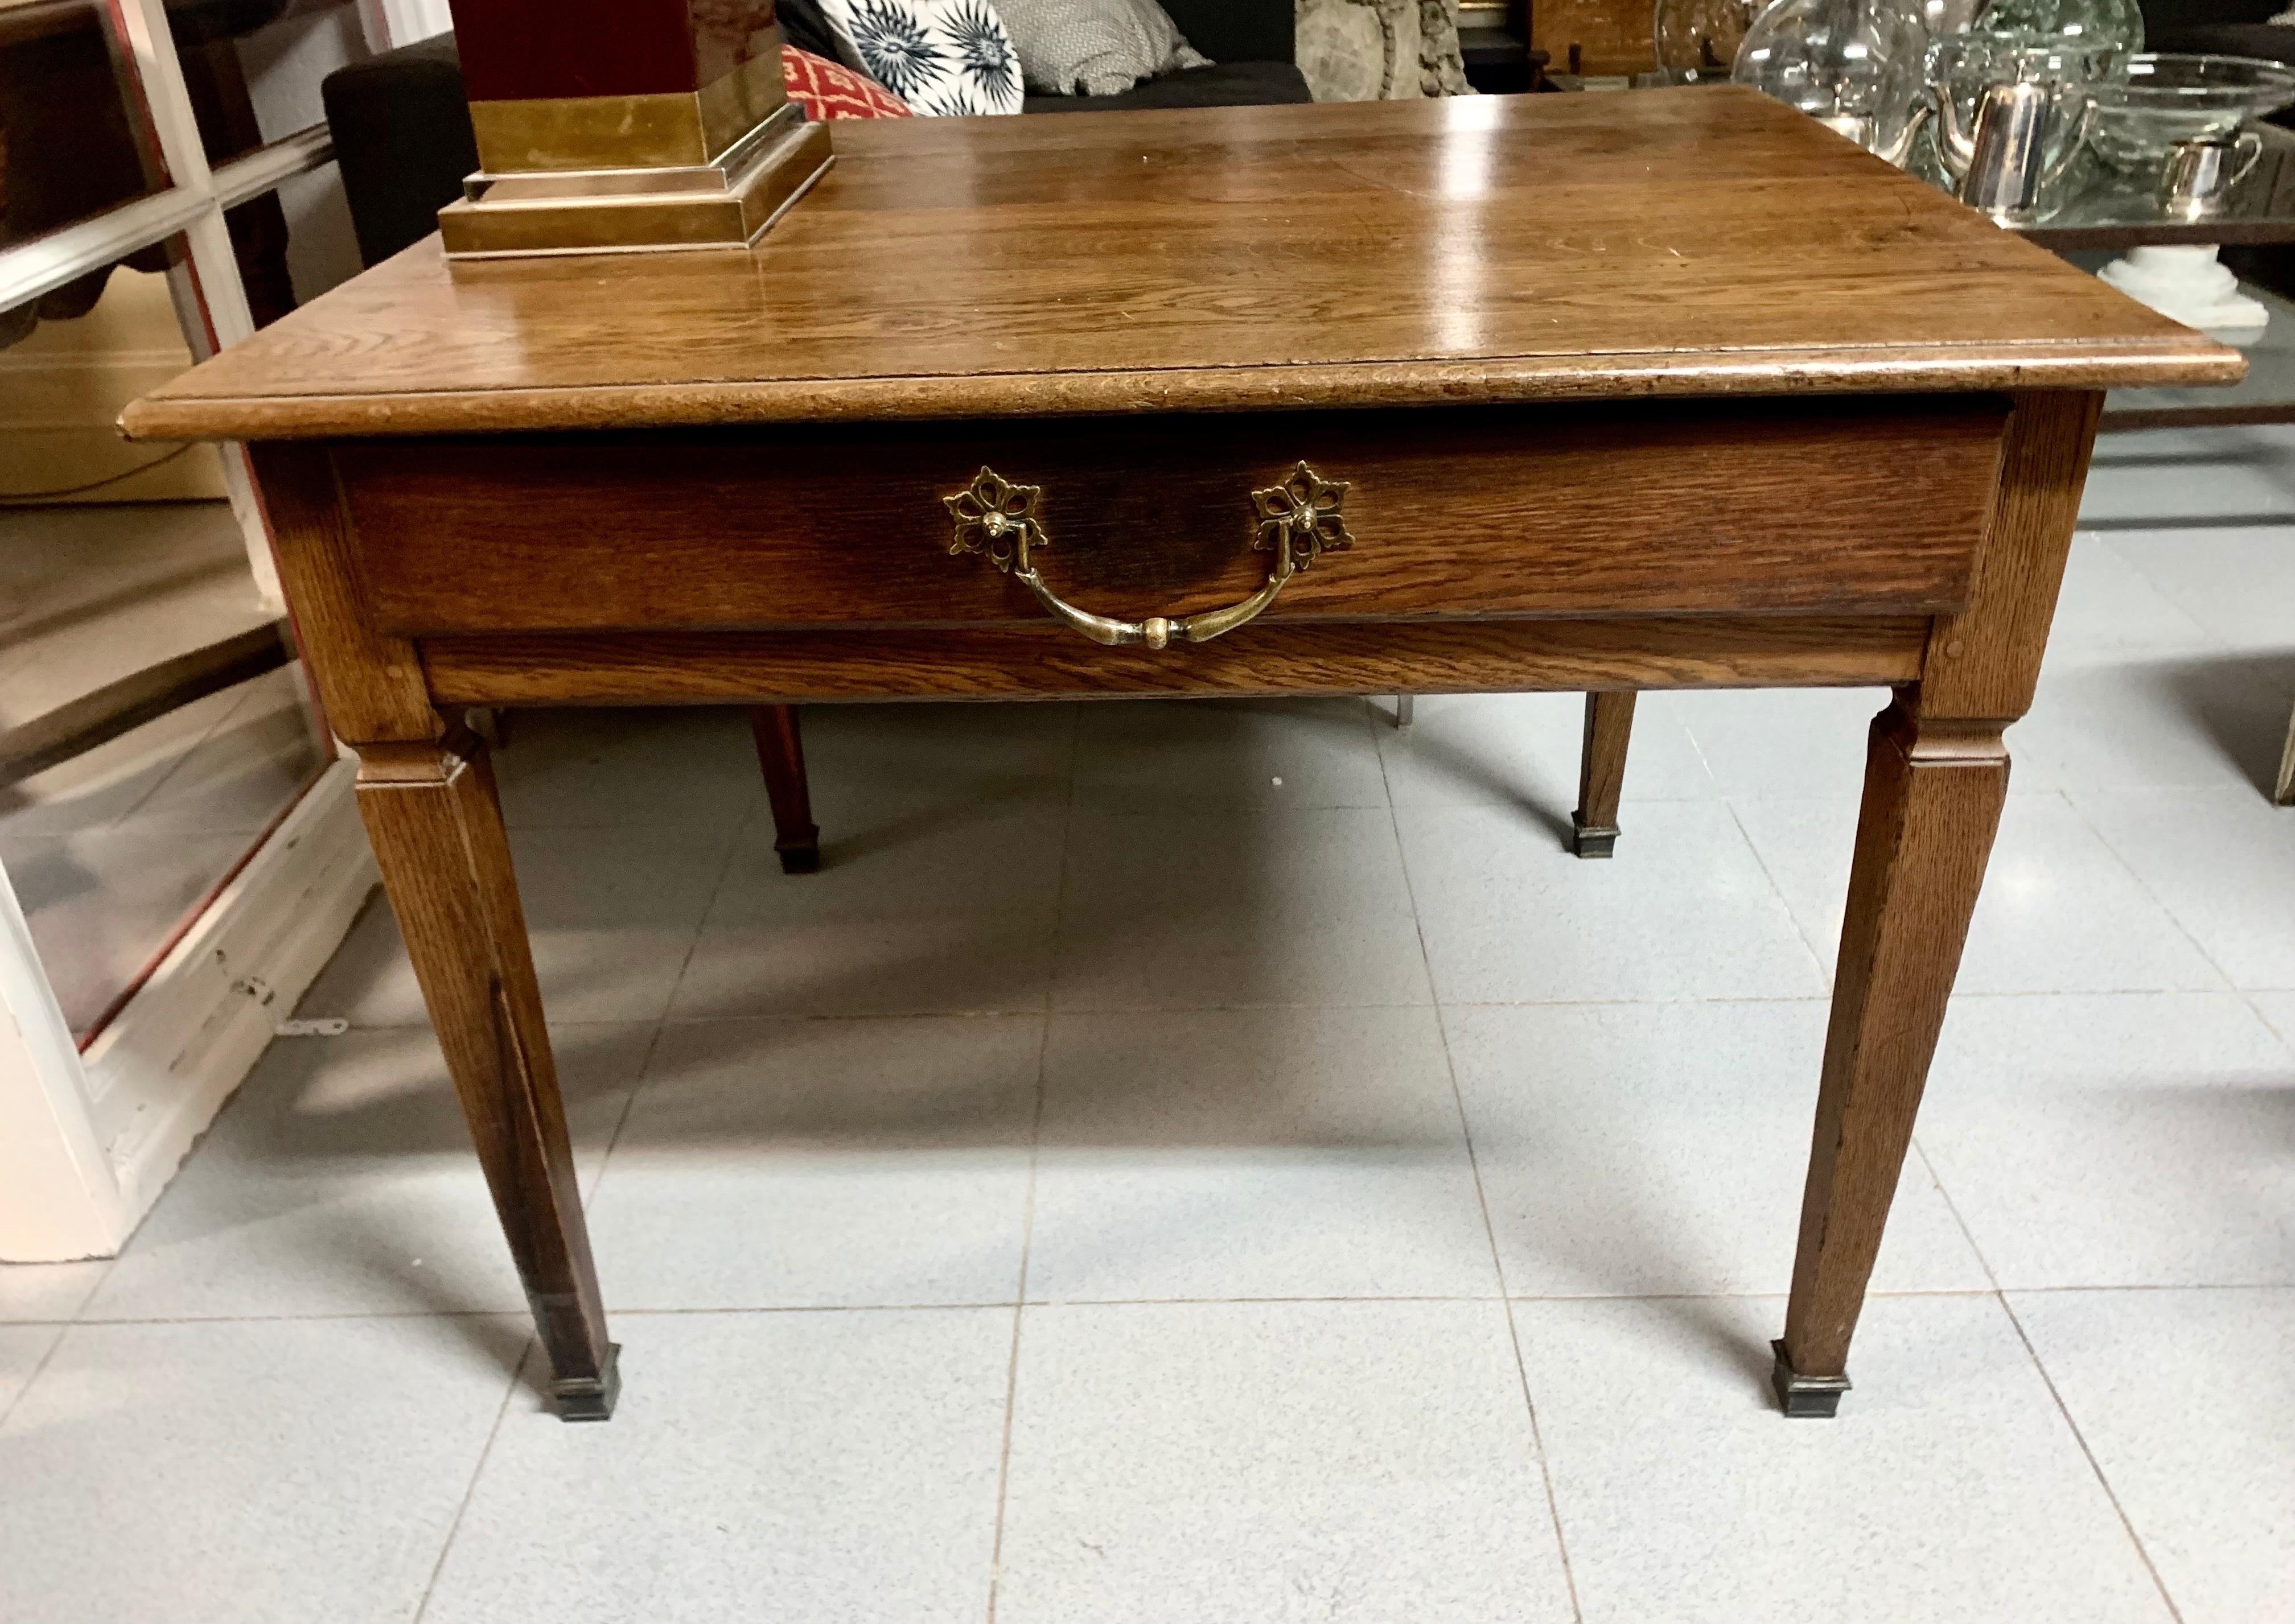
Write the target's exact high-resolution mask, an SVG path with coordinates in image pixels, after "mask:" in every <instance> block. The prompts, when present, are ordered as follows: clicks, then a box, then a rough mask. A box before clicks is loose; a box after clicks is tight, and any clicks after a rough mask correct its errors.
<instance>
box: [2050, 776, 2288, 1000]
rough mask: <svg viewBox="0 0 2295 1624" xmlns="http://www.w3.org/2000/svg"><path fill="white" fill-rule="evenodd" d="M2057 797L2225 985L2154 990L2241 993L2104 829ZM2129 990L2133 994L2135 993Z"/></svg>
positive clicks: (2065, 795)
mask: <svg viewBox="0 0 2295 1624" xmlns="http://www.w3.org/2000/svg"><path fill="white" fill-rule="evenodd" d="M2054 793H2055V795H2056V796H2057V797H2058V798H2059V799H2060V800H2062V802H2063V804H2064V807H2065V809H2066V810H2067V811H2069V812H2070V813H2071V815H2072V817H2073V819H2074V820H2076V821H2077V822H2078V823H2079V826H2080V827H2081V828H2084V829H2086V830H2087V832H2088V834H2089V836H2091V837H2092V838H2093V839H2094V840H2095V843H2096V845H2100V846H2102V847H2103V849H2104V850H2105V851H2106V852H2107V853H2111V861H2114V862H2116V863H2118V864H2119V871H2120V872H2121V873H2122V874H2125V875H2126V876H2128V878H2129V879H2130V880H2133V881H2134V882H2135V884H2136V889H2137V890H2138V891H2140V892H2142V893H2143V894H2144V897H2145V898H2146V900H2148V901H2149V902H2151V904H2152V907H2154V908H2156V909H2158V910H2160V917H2161V918H2165V919H2166V920H2167V921H2168V924H2170V925H2172V926H2175V927H2176V930H2177V934H2179V935H2181V936H2182V937H2183V938H2184V940H2185V941H2186V942H2188V943H2191V944H2192V951H2193V952H2195V953H2197V954H2198V955H2199V956H2200V959H2201V962H2202V963H2204V964H2205V965H2206V966H2207V967H2208V968H2209V969H2210V970H2213V971H2214V972H2215V973H2216V974H2217V975H2219V976H2221V977H2222V978H2223V985H2222V986H2221V987H2165V988H2158V989H2154V990H2155V991H2159V992H2226V991H2228V992H2234V993H2237V992H2241V990H2242V989H2241V987H2240V984H2239V983H2238V981H2237V980H2235V979H2234V977H2233V975H2232V974H2231V972H2230V971H2228V970H2226V969H2225V968H2224V967H2223V966H2221V965H2220V964H2217V962H2216V956H2215V955H2214V954H2213V953H2210V952H2209V951H2208V949H2207V944H2206V943H2203V942H2201V940H2200V939H2199V937H2198V936H2197V935H2195V934H2193V931H2192V927H2191V926H2188V925H2186V924H2185V923H2184V918H2183V916H2182V915H2181V914H2179V913H2177V911H2176V910H2174V909H2172V908H2170V907H2168V903H2167V900H2166V899H2165V898H2164V897H2162V896H2161V895H2160V894H2159V893H2158V892H2156V891H2154V890H2153V889H2152V885H2151V882H2150V881H2149V880H2146V879H2145V878H2144V877H2143V876H2142V875H2141V874H2138V873H2137V872H2136V865H2135V864H2134V863H2132V862H2130V861H2128V859H2127V858H2126V857H2125V856H2124V855H2122V854H2121V853H2120V850H2119V847H2118V846H2117V845H2113V844H2112V841H2111V836H2109V835H2106V834H2105V833H2104V832H2103V830H2102V829H2100V828H2096V826H2095V820H2094V819H2092V818H2090V817H2089V816H2088V815H2087V812H2083V811H2082V810H2081V809H2080V804H2079V802H2078V801H2076V800H2074V799H2073V798H2072V797H2071V795H2070V792H2069V791H2066V790H2062V789H2059V790H2057V791H2055V792H2054ZM2169 793H2171V794H2175V793H2184V792H2181V791H2170V792H2169ZM2130 990H2131V991H2133V989H2130ZM2243 1001H2245V1000H2242V1002H2243ZM2252 1007H2253V1006H2251V1005H2250V1008H2252Z"/></svg>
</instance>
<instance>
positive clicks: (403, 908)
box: [358, 730, 620, 1421]
mask: <svg viewBox="0 0 2295 1624" xmlns="http://www.w3.org/2000/svg"><path fill="white" fill-rule="evenodd" d="M359 755H360V767H359V785H358V803H359V812H360V813H361V815H362V816H363V818H364V819H365V820H366V828H367V834H368V836H370V837H371V838H372V841H373V844H374V853H375V858H376V860H377V861H378V862H379V863H380V865H381V869H382V881H383V885H384V887H385V889H386V890H388V893H389V894H390V903H391V907H392V908H393V909H394V910H396V912H397V915H398V926H399V930H400V932H401V934H404V937H405V938H406V951H407V956H408V957H409V958H410V959H412V960H413V961H414V975H415V979H416V980H417V981H419V982H420V983H421V985H422V997H423V1000H424V1002H426V1003H427V1004H428V1005H429V1008H430V1021H431V1024H432V1025H433V1026H434V1027H436V1028H437V1033H438V1046H439V1048H440V1049H443V1050H444V1051H445V1057H446V1069H447V1071H448V1073H450V1074H451V1075H452V1076H453V1080H454V1088H455V1090H456V1092H457V1093H459V1094H460V1095H461V1101H462V1111H463V1114H465V1115H466V1116H467V1117H468V1118H469V1119H470V1137H471V1138H473V1139H475V1140H476V1141H477V1142H478V1159H479V1161H480V1162H481V1163H484V1165H485V1168H486V1183H487V1185H488V1186H489V1187H491V1189H492V1190H493V1193H494V1210H495V1212H497V1213H498V1214H499V1215H500V1216H501V1219H502V1232H503V1234H504V1235H505V1236H508V1238H509V1241H510V1255H511V1257H512V1258H513V1259H514V1260H515V1261H516V1262H517V1265H518V1272H519V1279H520V1280H521V1281H523V1282H524V1284H525V1286H526V1293H527V1302H529V1303H530V1304H531V1305H532V1306H533V1310H534V1321H535V1328H536V1329H537V1330H538V1331H539V1332H540V1333H541V1336H542V1344H543V1351H545V1352H546V1353H547V1354H548V1355H549V1357H550V1370H551V1396H552V1397H553V1398H554V1399H555V1400H556V1401H557V1405H558V1413H559V1415H560V1416H563V1417H564V1418H565V1419H567V1420H568V1421H603V1420H605V1419H606V1418H607V1417H608V1416H610V1415H612V1414H613V1409H614V1400H615V1396H616V1394H617V1391H618V1390H619V1385H620V1380H619V1375H618V1372H617V1368H616V1366H615V1354H616V1352H617V1350H616V1349H615V1347H614V1345H613V1343H611V1342H608V1341H607V1340H606V1313H605V1308H604V1305H603V1303H602V1302H601V1301H600V1297H599V1294H598V1277H597V1270H596V1268H595V1266H594V1265H593V1264H592V1261H591V1257H590V1236H589V1231H588V1228H586V1226H585V1225H584V1221H583V1218H582V1198H581V1194H580V1191H579V1189H578V1187H576V1182H575V1176H574V1154H573V1148H572V1146H571V1144H570V1142H569V1141H568V1137H567V1132H566V1114H565V1110H564V1107H563V1106H562V1105H561V1104H560V1102H559V1096H558V1074H557V1070H556V1067H555V1066H554V1065H553V1064H552V1062H551V1054H550V1035H549V1033H548V1032H547V1031H546V1030H545V1029H544V1027H543V1017H542V993H541V989H540V988H539V987H538V986H537V985H536V984H535V977H534V960H533V958H532V956H531V955H530V953H529V951H528V950H527V936H526V922H525V919H524V918H523V917H522V915H521V913H520V910H519V901H518V884H517V881H516V879H515V878H514V877H512V875H511V873H510V845H509V842H508V840H507V838H506V837H505V836H504V835H503V833H502V809H501V806H500V805H499V804H498V803H497V801H496V798H495V793H494V770H493V767H492V766H491V764H490V763H488V761H487V759H486V746H485V744H484V743H483V741H481V740H480V739H478V737H477V736H476V735H475V734H472V733H470V732H468V731H467V730H457V731H456V732H455V733H453V735H452V736H450V737H449V738H448V739H445V741H443V742H437V743H404V744H371V745H363V746H361V747H359Z"/></svg>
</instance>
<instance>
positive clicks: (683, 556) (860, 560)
mask: <svg viewBox="0 0 2295 1624" xmlns="http://www.w3.org/2000/svg"><path fill="white" fill-rule="evenodd" d="M2005 420H2006V403H2005V401H2004V400H2002V399H2001V398H1999V397H1997V396H1931V397H1925V398H1917V397H1910V398H1908V397H1883V398H1878V399H1870V400H1867V399H1834V400H1805V399H1794V400H1781V401H1758V402H1746V401H1738V402H1727V403H1724V402H1708V401H1691V402H1681V403H1647V402H1645V403H1635V404H1630V405H1628V406H1611V405H1600V406H1578V407H1569V408H1561V407H1542V408H1536V409H1503V410H1501V409H1493V408H1477V409H1472V410H1455V411H1454V410H1438V411H1415V412H1321V413H1305V414H1283V413H1271V414H1265V415H1258V414H1253V415H1237V416H1227V417H1212V416H1201V415H1197V416H1180V417H1172V418H1146V419H1126V420H1080V421H1064V422H1029V423H971V424H966V423H957V424H944V425H906V426H896V427H892V428H840V429H764V428H759V429H747V430H739V431H723V432H683V433H676V434H599V435H589V436H572V435H568V436H556V437H493V438H469V439H459V440H436V441H405V442H393V441H363V442H347V443H340V444H339V445H337V447H336V450H335V460H336V465H337V468H338V469H339V474H340V477H341V482H342V488H343V491H344V494H345V497H346V502H347V512H348V514H349V517H350V519H351V526H352V529H353V532H354V534H355V537H356V547H357V552H358V557H359V566H360V571H361V575H362V576H363V579H364V582H365V583H366V590H367V593H368V603H369V605H370V609H371V613H372V617H373V619H372V624H374V625H375V626H376V628H377V629H378V630H380V631H383V632H388V633H390V634H393V635H396V636H403V637H413V638H428V637H435V636H438V635H442V634H461V633H499V632H576V631H666V630H685V631H697V632H698V631H755V630H768V629H777V630H778V629H787V630H796V629H827V628H837V627H853V628H858V627H863V626H867V627H875V628H879V629H886V628H913V629H916V630H918V631H924V630H928V629H929V630H934V631H944V630H947V629H950V628H968V627H969V628H979V629H991V628H1000V627H1001V628H1018V627H1021V626H1025V625H1026V624H1031V623H1034V622H1036V621H1039V620H1041V619H1042V618H1043V616H1044V615H1045V610H1044V608H1042V607H1041V605H1039V604H1038V603H1037V602H1036V601H1035V600H1033V598H1032V597H1031V596H1030V593H1029V592H1028V590H1027V589H1026V587H1025V585H1023V584H1022V583H1021V582H1020V581H1019V580H1018V579H1017V575H1016V574H1013V573H1005V572H1002V571H1000V569H999V568H998V567H996V564H995V563H994V562H992V559H990V558H989V557H987V556H983V555H980V554H976V553H965V554H958V555H955V556H951V538H952V535H953V534H954V530H955V521H954V519H953V518H951V513H950V510H949V509H948V507H947V506H946V505H945V502H944V500H943V499H944V498H946V497H948V496H950V495H951V494H953V493H958V492H961V491H963V490H964V489H965V488H966V487H967V486H968V485H969V484H970V483H971V482H972V481H973V480H974V478H975V477H976V476H977V475H978V474H979V472H980V470H981V469H983V468H984V467H992V468H993V469H995V470H996V471H997V473H998V474H1000V475H1001V476H1003V477H1006V478H1008V479H1009V480H1012V481H1015V482H1018V483H1020V484H1022V485H1025V486H1035V487H1038V489H1039V490H1040V492H1041V495H1040V496H1038V497H1037V498H1036V499H1035V507H1034V510H1033V512H1034V518H1035V522H1036V523H1038V524H1039V525H1040V526H1041V536H1042V537H1043V539H1042V540H1041V541H1040V542H1039V543H1038V544H1037V546H1036V547H1035V549H1034V551H1033V562H1034V564H1035V565H1036V567H1038V569H1039V570H1040V571H1041V575H1042V577H1043V579H1044V580H1045V581H1046V582H1047V583H1049V586H1050V588H1051V589H1052V590H1053V591H1055V592H1058V594H1059V595H1060V596H1061V597H1062V598H1064V599H1066V600H1067V601H1069V602H1071V603H1073V604H1074V605H1076V606H1078V607H1079V608H1082V609H1085V610H1088V611H1090V612H1092V613H1095V614H1098V615H1101V616H1110V617H1115V618H1118V619H1123V620H1131V621H1136V620H1142V619H1145V618H1147V617H1149V616H1187V615H1195V614H1199V613H1201V612H1203V611H1205V610H1208V609H1213V608H1220V607H1221V606H1224V605H1229V604H1233V603H1236V602H1237V601H1238V600H1244V599H1246V598H1248V597H1250V596H1251V595H1252V594H1253V593H1254V592H1256V591H1257V589H1258V588H1259V587H1260V586H1261V585H1262V583H1263V582H1264V581H1265V580H1266V579H1267V577H1268V575H1269V574H1270V566H1271V562H1272V557H1273V555H1272V553H1271V551H1268V550H1267V549H1266V547H1265V546H1264V545H1263V544H1262V543H1265V542H1266V541H1267V540H1268V539H1269V537H1268V535H1266V534H1265V533H1263V531H1262V523H1263V520H1264V517H1265V515H1264V511H1263V510H1262V505H1261V504H1260V503H1258V502H1255V500H1254V493H1257V492H1262V491H1268V490H1271V489H1272V488H1274V487H1277V486H1280V485H1282V484H1283V482H1284V481H1285V479H1286V476H1290V475H1292V474H1293V473H1294V471H1295V469H1297V468H1298V466H1299V465H1300V464H1301V463H1306V464H1308V465H1309V466H1311V468H1312V469H1314V470H1315V472H1316V473H1317V474H1319V475H1320V476H1322V477H1325V478H1327V479H1328V480H1332V481H1344V482H1345V483H1346V486H1347V489H1346V491H1345V493H1344V497H1343V498H1342V499H1341V502H1342V505H1341V508H1340V517H1341V519H1342V521H1343V522H1344V526H1345V527H1346V529H1347V531H1348V532H1349V533H1350V534H1351V535H1352V541H1351V542H1346V543H1339V541H1338V538H1337V536H1336V533H1335V526H1333V535H1332V536H1331V538H1330V540H1331V541H1332V542H1333V543H1335V544H1334V545H1333V546H1332V547H1331V548H1330V549H1329V550H1323V551H1319V553H1318V556H1315V557H1313V558H1311V559H1309V558H1307V557H1306V556H1305V555H1304V553H1303V554H1302V562H1303V567H1302V568H1301V569H1300V571H1299V573H1297V574H1296V575H1295V576H1294V577H1293V578H1291V579H1290V580H1289V581H1287V582H1286V583H1285V586H1284V589H1283V591H1282V592H1281V595H1280V597H1279V599H1278V600H1277V601H1276V602H1274V603H1273V604H1272V606H1271V607H1270V608H1267V610H1266V611H1265V614H1264V616H1263V617H1262V620H1261V622H1260V623H1259V624H1258V625H1257V626H1255V627H1254V628H1253V629H1252V630H1253V632H1254V634H1256V633H1258V632H1262V631H1263V630H1265V629H1266V628H1269V627H1272V626H1275V625H1278V624H1284V623H1286V622H1289V621H1297V622H1301V623H1304V622H1308V621H1326V622H1328V621H1363V620H1375V619H1384V618H1400V619H1417V620H1426V619H1441V618H1449V617H1458V618H1478V617H1482V616H1519V615H1527V616H1560V617H1565V618H1568V617H1576V616H1592V615H1627V616H1635V615H1654V616H1669V615H1681V616H1687V615H1723V616H1729V615H1743V614H1780V613H1797V614H1814V615H1832V614H1843V613H1850V614H1869V615H1880V616H1891V615H1896V616H1901V615H1924V614H1935V613H1939V612H1943V611H1948V610H1951V609H1955V608H1959V607H1961V606H1962V605H1963V604H1964V602H1965V601H1966V600H1967V595H1968V588H1969V580H1970V571H1971V567H1972V561H1973V559H1974V557H1975V554H1976V551H1977V549H1978V548H1979V546H1980V544H1981V541H1982V538H1983V535H1984V530H1985V525H1986V520H1987V515H1988V513H1989V506H1990V502H1991V497H1992V491H1993V487H1994V485H1995V483H1996V481H1997V477H1998V467H1999V447H2000V442H2001V435H2002V433H2003V428H2004V425H2005ZM974 539H975V540H978V539H979V537H978V536H977V535H976V536H975V538H974Z"/></svg>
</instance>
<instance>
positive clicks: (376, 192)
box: [319, 34, 478, 265]
mask: <svg viewBox="0 0 2295 1624" xmlns="http://www.w3.org/2000/svg"><path fill="white" fill-rule="evenodd" d="M319 94H320V98H321V100H322V101H323V103H324V104H325V107H326V110H327V127H328V128H330V129H331V130H332V131H333V132H334V136H335V160H336V162H337V163H338V164H339V165H340V166H341V168H342V176H343V195H344V196H345V197H346V198H347V199H348V200H349V201H350V206H351V226H352V229H353V230H354V231H355V232H356V233H357V234H358V245H359V258H360V259H361V260H363V261H364V262H365V263H366V264H368V265H379V264H380V263H381V262H382V261H383V260H386V259H388V258H389V257H391V256H392V255H393V254H396V252H398V250H399V249H403V248H404V247H406V246H407V244H409V243H411V242H415V241H420V240H421V239H422V238H424V237H427V236H429V234H430V233H432V232H435V231H437V229H438V211H439V210H440V209H442V208H445V206H446V205H447V204H449V203H451V202H453V200H454V199H455V197H456V196H457V195H458V194H459V193H460V192H461V190H462V177H463V176H464V175H468V174H470V173H471V172H472V171H473V170H475V169H476V168H477V167H478V137H477V136H475V135H472V134H471V133H470V103H469V102H467V101H465V100H464V99H463V96H462V60H461V57H460V56H459V55H457V54H456V53H455V50H454V37H453V35H452V34H441V35H440V36H438V37H437V38H436V39H426V40H423V41H421V43H420V44H418V45H402V46H400V47H399V48H398V49H397V50H396V51H387V52H385V53H383V54H382V55H380V56H377V57H371V58H369V59H368V60H367V61H363V62H354V63H353V64H351V65H350V66H349V67H347V68H338V69H335V71H334V72H332V73H331V74H329V75H328V76H327V77H326V80H325V82H324V83H323V84H322V85H321V86H320V87H319Z"/></svg>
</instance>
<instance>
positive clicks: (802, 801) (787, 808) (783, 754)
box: [749, 705, 821, 874]
mask: <svg viewBox="0 0 2295 1624" xmlns="http://www.w3.org/2000/svg"><path fill="white" fill-rule="evenodd" d="M749 728H750V730H751V731H753V732H754V733H755V734H756V736H757V764H758V765H759V766H761V767H763V768H764V773H765V797H766V799H768V800H770V801H771V802H772V804H773V850H774V851H776V852H779V853H780V854H781V872H782V873H784V874H811V873H812V872H813V870H814V869H818V868H820V867H821V830H820V829H819V828H816V827H815V826H814V824H813V796H812V792H811V791H810V789H808V788H807V787H806V784H805V779H804V739H803V738H802V737H800V736H799V734H798V732H797V728H796V706H794V705H755V706H750V707H749Z"/></svg>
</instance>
